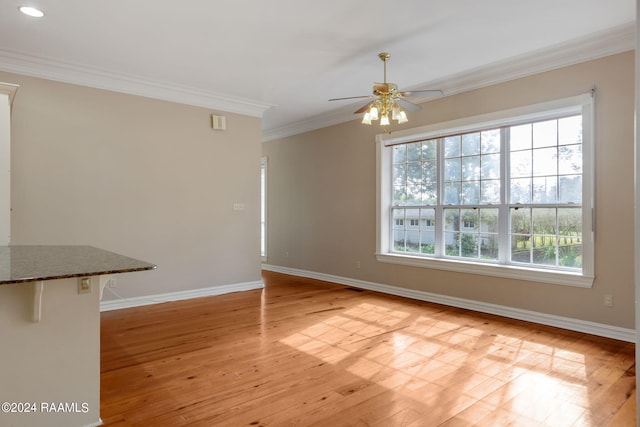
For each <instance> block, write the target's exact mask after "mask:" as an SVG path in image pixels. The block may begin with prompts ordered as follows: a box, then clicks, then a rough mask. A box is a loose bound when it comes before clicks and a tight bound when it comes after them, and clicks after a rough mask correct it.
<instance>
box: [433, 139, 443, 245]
mask: <svg viewBox="0 0 640 427" xmlns="http://www.w3.org/2000/svg"><path fill="white" fill-rule="evenodd" d="M443 144H444V139H443V138H440V139H438V143H437V159H438V160H437V165H438V166H437V168H436V169H437V171H438V178H437V180H438V200H437V204H436V236H435V246H436V247H435V256H436V257H443V256H444V213H443V210H442V203H443V198H444V147H443Z"/></svg>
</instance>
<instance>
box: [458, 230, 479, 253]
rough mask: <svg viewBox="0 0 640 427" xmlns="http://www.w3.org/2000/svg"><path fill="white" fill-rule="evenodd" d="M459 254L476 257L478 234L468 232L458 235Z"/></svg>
mask: <svg viewBox="0 0 640 427" xmlns="http://www.w3.org/2000/svg"><path fill="white" fill-rule="evenodd" d="M460 256H463V257H467V258H478V236H476V235H473V234H468V233H462V234H461V235H460Z"/></svg>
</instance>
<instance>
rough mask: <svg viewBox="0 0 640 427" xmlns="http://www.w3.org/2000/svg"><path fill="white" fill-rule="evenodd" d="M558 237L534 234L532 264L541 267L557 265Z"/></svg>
mask: <svg viewBox="0 0 640 427" xmlns="http://www.w3.org/2000/svg"><path fill="white" fill-rule="evenodd" d="M555 239H556V237H555V236H547V235H540V234H534V235H533V248H532V249H531V254H532V255H533V259H532V261H531V262H532V263H533V264H541V265H557V262H556V240H555Z"/></svg>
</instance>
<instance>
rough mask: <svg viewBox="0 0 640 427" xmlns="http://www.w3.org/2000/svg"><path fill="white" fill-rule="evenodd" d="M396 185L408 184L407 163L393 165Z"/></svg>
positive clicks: (393, 178)
mask: <svg viewBox="0 0 640 427" xmlns="http://www.w3.org/2000/svg"><path fill="white" fill-rule="evenodd" d="M392 180H393V184H394V185H405V184H406V183H407V165H406V164H405V163H402V164H397V165H393V176H392Z"/></svg>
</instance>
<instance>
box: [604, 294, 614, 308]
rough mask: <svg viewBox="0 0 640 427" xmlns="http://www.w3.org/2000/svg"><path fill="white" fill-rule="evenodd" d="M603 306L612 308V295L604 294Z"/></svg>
mask: <svg viewBox="0 0 640 427" xmlns="http://www.w3.org/2000/svg"><path fill="white" fill-rule="evenodd" d="M604 306H605V307H613V295H611V294H606V295H605V296H604Z"/></svg>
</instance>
